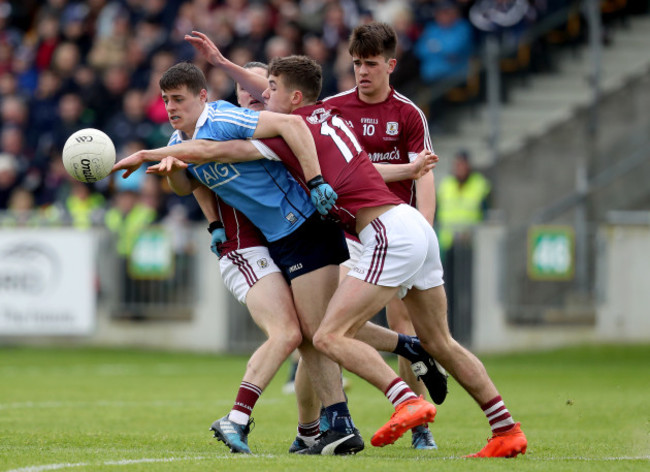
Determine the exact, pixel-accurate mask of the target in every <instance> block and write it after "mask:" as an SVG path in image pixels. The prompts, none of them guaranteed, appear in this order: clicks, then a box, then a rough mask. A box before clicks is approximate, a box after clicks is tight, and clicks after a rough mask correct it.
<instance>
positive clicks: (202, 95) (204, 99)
mask: <svg viewBox="0 0 650 472" xmlns="http://www.w3.org/2000/svg"><path fill="white" fill-rule="evenodd" d="M199 98H200V99H201V101H202V102H207V101H208V91H207V90H206V89H201V91H200V92H199Z"/></svg>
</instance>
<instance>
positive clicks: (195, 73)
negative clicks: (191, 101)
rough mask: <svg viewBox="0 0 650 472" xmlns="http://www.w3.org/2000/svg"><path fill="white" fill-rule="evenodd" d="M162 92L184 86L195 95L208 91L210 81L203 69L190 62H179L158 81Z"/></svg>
mask: <svg viewBox="0 0 650 472" xmlns="http://www.w3.org/2000/svg"><path fill="white" fill-rule="evenodd" d="M158 85H160V90H162V91H165V90H173V89H177V88H181V87H182V86H183V85H186V86H187V89H188V90H189V91H190V92H192V93H193V94H194V95H198V94H199V93H201V90H204V89H205V90H207V89H208V81H207V79H206V78H205V74H204V73H203V71H202V70H201V69H199V68H198V67H197V66H195V65H194V64H192V63H190V62H179V63H178V64H174V65H173V66H171V67H170V68H169V69H167V70H166V71H165V72H164V73H163V75H162V76H161V77H160V80H159V81H158Z"/></svg>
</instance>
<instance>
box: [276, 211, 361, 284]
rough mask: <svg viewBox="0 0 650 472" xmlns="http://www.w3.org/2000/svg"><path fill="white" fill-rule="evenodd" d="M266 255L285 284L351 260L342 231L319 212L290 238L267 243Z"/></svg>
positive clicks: (286, 237) (289, 236)
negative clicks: (274, 264)
mask: <svg viewBox="0 0 650 472" xmlns="http://www.w3.org/2000/svg"><path fill="white" fill-rule="evenodd" d="M269 253H270V254H271V257H272V258H273V260H274V261H275V263H276V264H277V266H278V267H279V268H280V270H281V271H282V274H283V275H284V277H285V278H286V279H287V280H288V281H291V279H295V278H296V277H299V276H301V275H303V274H308V273H309V272H312V271H314V270H317V269H320V268H321V267H325V266H328V265H339V264H340V263H342V262H344V261H347V260H348V259H349V258H350V253H349V252H348V245H347V243H346V242H345V234H344V233H343V230H342V229H341V228H340V227H339V226H338V225H337V224H336V223H333V222H332V221H329V220H325V221H323V220H322V219H321V217H320V215H319V214H318V213H314V214H313V215H312V216H311V217H310V218H309V219H308V220H307V221H305V222H304V223H303V224H302V225H300V226H299V227H298V229H297V230H295V231H294V232H293V233H291V234H290V235H288V236H285V237H284V238H282V239H279V240H278V241H273V242H272V243H269Z"/></svg>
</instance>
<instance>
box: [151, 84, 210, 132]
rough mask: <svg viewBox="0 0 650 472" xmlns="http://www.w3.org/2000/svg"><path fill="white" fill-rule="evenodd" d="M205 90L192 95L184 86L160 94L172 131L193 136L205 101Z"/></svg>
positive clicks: (206, 93)
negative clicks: (176, 130)
mask: <svg viewBox="0 0 650 472" xmlns="http://www.w3.org/2000/svg"><path fill="white" fill-rule="evenodd" d="M207 97H208V92H207V90H205V89H203V90H201V93H199V94H198V95H194V94H193V93H192V92H190V91H189V90H188V89H187V86H186V85H183V86H182V87H180V88H177V89H172V90H164V91H163V93H162V98H163V101H164V102H165V109H166V110H167V117H168V118H169V122H170V123H171V125H172V127H173V128H174V129H178V130H181V131H183V132H184V133H185V134H186V135H188V136H192V135H194V128H195V127H196V121H197V120H198V119H199V116H201V113H202V112H203V108H204V106H205V103H206V101H207Z"/></svg>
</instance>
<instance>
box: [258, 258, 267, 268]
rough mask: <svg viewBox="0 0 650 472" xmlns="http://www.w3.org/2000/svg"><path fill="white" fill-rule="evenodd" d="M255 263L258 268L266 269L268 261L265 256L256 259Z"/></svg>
mask: <svg viewBox="0 0 650 472" xmlns="http://www.w3.org/2000/svg"><path fill="white" fill-rule="evenodd" d="M257 265H258V266H259V268H260V269H266V268H267V267H268V266H269V261H268V260H266V258H265V257H263V258H261V259H258V260H257Z"/></svg>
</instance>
